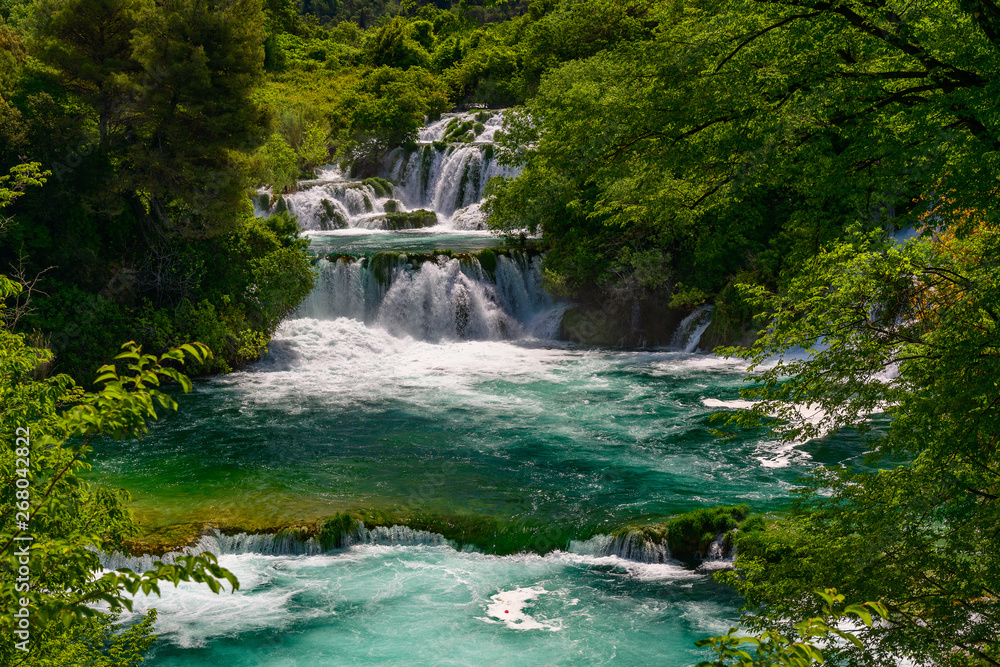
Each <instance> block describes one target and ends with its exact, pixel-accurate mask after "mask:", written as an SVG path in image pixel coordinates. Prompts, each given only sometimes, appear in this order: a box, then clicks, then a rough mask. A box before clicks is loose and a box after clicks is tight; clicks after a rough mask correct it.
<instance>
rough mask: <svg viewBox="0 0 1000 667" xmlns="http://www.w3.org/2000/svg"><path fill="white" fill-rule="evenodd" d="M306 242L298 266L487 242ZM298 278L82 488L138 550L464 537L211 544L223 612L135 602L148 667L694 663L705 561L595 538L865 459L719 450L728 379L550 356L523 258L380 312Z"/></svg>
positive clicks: (397, 282) (379, 296)
mask: <svg viewBox="0 0 1000 667" xmlns="http://www.w3.org/2000/svg"><path fill="white" fill-rule="evenodd" d="M312 239H313V249H314V251H315V252H317V254H326V253H354V254H359V253H362V252H372V251H377V250H382V249H391V250H402V249H409V250H419V251H426V250H428V249H431V248H435V247H437V248H442V247H449V248H453V249H455V250H477V249H481V248H484V247H488V246H490V245H491V244H493V243H495V242H496V241H495V239H493V238H492V237H490V236H489V235H487V234H485V233H481V232H463V231H460V230H453V229H437V230H433V229H432V230H430V231H427V230H424V231H420V232H395V233H386V232H366V231H359V230H344V231H341V232H334V233H316V234H314V235H313V236H312ZM320 270H321V271H322V275H321V276H320V281H319V285H318V286H317V291H316V293H315V294H314V296H313V297H312V298H311V299H310V301H309V302H307V303H306V304H304V305H303V308H302V309H301V311H300V312H299V313H298V314H297V315H296V316H295V317H293V318H290V319H289V320H287V321H286V322H285V323H284V324H283V325H282V326H281V328H280V329H279V331H278V333H277V335H276V336H275V339H274V341H273V342H272V344H271V346H270V352H269V354H268V355H267V356H266V357H265V358H264V359H263V360H262V361H261V362H260V363H258V364H255V365H253V366H251V367H248V368H246V369H243V370H240V371H238V372H235V373H232V374H230V375H227V376H222V377H217V378H212V379H208V380H201V381H199V382H197V383H196V385H195V389H194V391H193V393H192V394H191V395H188V396H183V397H180V398H179V400H180V404H181V408H180V411H179V412H178V413H176V414H171V415H167V416H166V417H165V418H164V419H163V420H162V421H161V422H159V423H157V424H156V425H155V426H154V427H153V429H152V433H151V435H150V436H149V437H147V438H145V439H144V440H142V441H141V442H139V443H126V444H109V445H106V446H103V447H102V448H101V450H100V451H99V452H98V454H97V457H96V462H95V474H96V475H99V476H100V478H101V479H102V480H103V481H105V482H107V483H111V484H116V485H118V486H121V487H123V488H125V489H127V490H129V491H130V492H131V493H132V494H133V497H134V508H135V510H136V512H137V515H138V516H139V518H140V519H141V521H142V522H143V523H144V524H145V525H146V526H147V527H150V528H163V527H167V526H171V525H174V524H179V523H205V522H210V523H212V524H214V525H216V526H218V527H221V528H223V529H225V528H226V527H229V528H230V530H228V531H225V530H224V532H230V533H232V532H240V531H245V532H249V533H253V532H254V531H259V530H263V529H268V528H274V527H276V526H280V525H285V524H290V523H308V522H312V521H315V520H317V519H320V518H322V517H327V516H331V515H333V514H336V513H337V512H340V511H344V510H360V511H364V512H369V513H375V512H381V513H383V514H384V515H386V516H395V517H402V518H403V519H401V521H403V522H404V523H405V519H406V518H407V517H409V518H411V519H412V520H413V521H412V522H413V523H414V526H413V527H418V528H427V526H428V525H430V524H429V523H428V522H430V523H433V522H434V521H437V522H445V523H450V524H451V525H460V526H465V527H467V529H468V531H467V532H468V534H469V535H470V536H472V537H470V539H469V540H464V541H458V540H453V541H451V542H448V541H446V540H444V539H443V538H441V537H440V536H439V535H435V534H433V533H432V532H426V531H425V532H419V531H413V530H404V529H395V532H392V531H388V530H383V531H382V533H379V534H376V532H374V531H373V532H372V534H371V535H370V536H369V538H368V539H367V540H366V541H360V542H358V543H356V544H354V545H353V546H350V547H347V548H342V549H335V550H332V551H329V552H325V553H324V552H320V551H317V550H316V549H313V550H312V551H308V552H306V553H301V552H302V551H303V549H301V548H300V549H298V551H297V550H296V548H294V546H293V547H289V546H288V545H285V546H284V547H282V546H281V545H276V544H275V543H274V542H273V541H272V542H270V543H268V542H267V540H266V539H259V538H242V539H243V541H242V542H241V541H240V540H239V539H235V538H209V543H210V544H209V546H211V545H212V544H214V545H215V548H216V549H217V550H218V551H221V553H222V556H221V558H220V562H221V563H222V564H223V565H224V566H226V567H228V568H230V569H232V570H233V571H234V572H235V573H236V574H237V576H238V577H239V579H240V582H241V587H240V590H239V591H238V592H237V593H235V594H229V593H224V594H222V595H212V594H211V593H210V592H208V590H207V588H205V587H203V586H191V585H182V586H181V587H180V588H178V589H176V590H175V589H168V590H164V594H163V597H162V598H155V597H154V598H145V597H139V598H137V600H136V611H137V612H142V611H144V610H145V609H147V608H149V607H156V608H157V609H158V613H159V621H158V624H157V628H158V632H159V634H160V636H161V638H160V640H159V641H158V642H157V644H156V648H155V649H154V652H153V654H152V655H151V658H150V660H149V662H148V663H147V664H150V665H152V666H153V667H167V666H171V667H173V666H185V667H186V666H195V665H198V666H200V665H227V666H229V667H243V666H250V665H268V666H289V667H290V666H293V665H294V666H302V667H306V666H309V667H311V666H324V665H347V664H412V665H480V664H496V665H543V664H545V665H547V664H621V665H647V664H660V665H667V666H670V665H678V666H680V665H692V664H694V663H695V662H697V661H698V660H699V659H702V658H704V657H706V656H705V654H704V653H703V652H701V651H699V650H698V649H696V648H695V647H694V641H695V640H697V639H699V638H703V637H706V636H709V635H712V634H718V633H723V632H725V631H726V630H727V629H728V628H729V627H731V626H732V625H734V624H735V622H736V620H737V618H738V613H737V609H738V606H739V600H738V599H737V598H736V597H735V595H734V594H733V593H732V592H731V591H729V590H728V589H726V588H724V587H722V586H720V585H718V584H716V583H714V582H713V581H712V578H711V570H712V569H713V568H714V567H718V566H720V563H709V564H708V566H707V567H705V566H702V567H700V568H698V567H695V565H697V564H690V563H689V564H687V565H683V564H681V563H679V562H676V561H670V560H668V561H667V562H637V561H634V560H629V559H626V558H622V557H621V556H620V555H618V554H616V553H614V552H613V551H609V550H608V548H607V546H606V542H607V541H606V540H604V541H603V542H602V539H603V538H602V537H601V535H604V534H607V533H609V532H611V531H612V530H614V529H615V528H617V527H620V526H622V525H624V524H626V523H628V522H631V521H645V520H654V519H657V518H661V519H662V518H665V517H669V516H671V515H673V514H676V513H679V512H683V511H687V510H691V509H695V508H699V507H709V506H713V505H718V504H735V503H748V504H750V505H751V507H752V508H753V509H754V510H755V511H761V512H766V511H773V510H779V509H780V508H781V507H782V506H783V505H784V504H785V503H786V502H787V500H788V492H789V489H791V488H792V486H793V485H794V483H795V480H796V479H797V478H798V477H800V476H801V475H802V474H803V473H805V472H806V471H808V470H809V469H810V468H812V467H814V466H816V465H818V464H823V463H837V462H844V461H847V460H849V459H852V458H854V457H856V456H858V455H859V454H860V452H861V449H862V446H861V443H859V442H856V441H853V440H852V439H851V438H849V437H847V436H839V437H837V438H826V439H822V440H816V441H812V442H808V443H804V444H800V445H798V446H795V447H791V446H788V445H780V444H778V443H777V442H775V441H774V440H773V438H771V437H770V436H769V435H768V434H766V433H748V434H746V435H745V436H743V437H741V438H738V439H736V440H734V441H731V442H721V441H720V440H719V439H718V438H717V437H716V436H714V435H713V433H712V431H711V428H712V424H711V423H710V422H709V416H710V415H711V414H713V413H715V412H717V411H719V410H725V409H728V408H732V407H735V406H738V405H739V403H738V400H737V399H738V390H739V387H740V386H741V384H742V382H743V377H744V374H743V368H742V367H741V366H740V365H739V364H738V363H735V362H732V361H727V360H724V359H720V358H716V357H713V356H711V355H708V354H701V353H684V352H679V351H676V350H668V349H662V350H643V351H627V350H619V349H597V348H587V347H580V346H573V345H569V344H566V343H561V342H558V341H556V340H554V339H553V336H554V333H555V330H556V329H555V328H554V323H557V322H558V316H559V314H560V313H561V312H562V308H564V307H565V306H564V305H562V304H559V303H556V302H554V301H552V300H551V299H549V298H548V297H547V296H546V295H545V294H544V293H543V292H541V291H540V288H539V286H538V276H537V263H535V264H532V262H531V261H529V260H523V261H520V262H517V261H508V260H507V259H506V258H501V262H500V265H499V266H498V268H497V270H496V276H495V277H494V278H493V279H490V280H488V279H486V278H485V277H484V274H483V273H482V272H481V271H479V270H478V268H477V267H475V266H473V267H469V266H465V267H464V268H463V267H462V266H460V265H459V262H457V261H455V260H451V261H450V262H449V261H442V262H440V263H438V264H434V265H431V264H425V265H424V266H423V267H421V268H419V269H417V268H410V269H400V270H399V272H398V273H397V275H396V276H395V278H394V279H393V282H392V285H391V286H390V287H388V289H382V291H381V292H379V291H378V289H376V288H374V287H373V284H372V282H371V280H370V276H368V277H366V275H365V272H364V271H363V269H362V268H361V267H360V265H359V264H357V263H356V264H352V265H348V264H346V263H344V262H341V263H339V264H337V265H334V264H330V263H328V262H321V263H320ZM345 294H347V295H348V296H350V298H345ZM456 304H458V305H457V306H456ZM456 312H457V313H458V315H456V314H455V313H456ZM449 318H450V319H449ZM498 331H499V332H501V333H500V334H497V332H498ZM455 332H458V334H456V333H455ZM421 521H423V523H420V522H421ZM416 524H419V525H416ZM212 539H215V540H216V541H215V542H212V541H211V540H212ZM254 539H258V542H254V541H253V540H254ZM268 539H269V538H268ZM261 545H264V546H261ZM299 546H301V545H299ZM147 560H148V559H147ZM721 565H724V563H722V564H721Z"/></svg>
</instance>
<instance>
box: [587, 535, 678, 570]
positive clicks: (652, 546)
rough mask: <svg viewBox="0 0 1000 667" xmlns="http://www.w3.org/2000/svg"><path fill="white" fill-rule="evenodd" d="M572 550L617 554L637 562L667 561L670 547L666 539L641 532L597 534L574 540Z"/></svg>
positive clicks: (594, 554)
mask: <svg viewBox="0 0 1000 667" xmlns="http://www.w3.org/2000/svg"><path fill="white" fill-rule="evenodd" d="M570 551H572V552H574V553H578V554H585V555H593V556H617V557H618V558H622V559H625V560H631V561H636V562H637V563H666V562H669V561H670V547H669V546H667V543H666V542H665V541H655V540H651V539H649V538H648V537H647V536H645V535H642V534H641V533H639V532H629V533H626V534H624V535H614V536H612V535H595V536H593V537H592V538H590V539H589V540H585V541H574V542H572V543H571V544H570Z"/></svg>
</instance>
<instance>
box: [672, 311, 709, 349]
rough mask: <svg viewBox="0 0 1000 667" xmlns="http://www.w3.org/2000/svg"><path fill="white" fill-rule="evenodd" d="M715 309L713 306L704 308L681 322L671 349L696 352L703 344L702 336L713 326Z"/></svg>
mask: <svg viewBox="0 0 1000 667" xmlns="http://www.w3.org/2000/svg"><path fill="white" fill-rule="evenodd" d="M713 309H714V307H713V306H702V307H701V308H698V309H697V310H695V311H694V312H692V313H691V314H690V315H688V316H687V317H685V318H684V319H683V320H681V323H680V324H679V325H677V331H675V332H674V336H673V340H672V341H671V343H670V347H672V348H675V349H677V350H681V351H682V352H689V353H690V352H695V351H696V350H697V349H698V343H700V342H701V335H702V334H703V333H705V330H706V329H708V327H709V325H711V324H712V310H713Z"/></svg>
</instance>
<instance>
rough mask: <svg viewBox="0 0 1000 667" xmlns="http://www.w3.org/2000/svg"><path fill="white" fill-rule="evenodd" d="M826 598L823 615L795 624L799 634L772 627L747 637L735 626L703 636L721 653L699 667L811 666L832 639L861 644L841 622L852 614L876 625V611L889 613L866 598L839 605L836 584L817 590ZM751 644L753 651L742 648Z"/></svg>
mask: <svg viewBox="0 0 1000 667" xmlns="http://www.w3.org/2000/svg"><path fill="white" fill-rule="evenodd" d="M816 595H817V596H818V597H819V598H820V599H822V600H823V607H822V610H821V612H820V616H816V617H813V618H810V619H807V620H804V621H799V622H798V623H796V624H795V633H796V635H797V638H791V637H786V636H785V635H782V634H781V633H779V632H778V631H776V630H769V631H768V632H765V633H764V634H762V635H760V636H759V637H747V636H740V635H738V634H736V631H737V629H736V628H733V629H731V630H730V631H729V632H728V633H727V634H725V635H723V636H721V637H712V638H710V639H703V640H701V641H698V642H696V643H695V645H696V646H711V647H712V650H714V651H715V652H716V654H717V655H718V660H715V661H713V662H708V661H704V662H700V663H698V667H730V666H732V667H765V666H770V665H783V666H787V667H809V665H816V664H822V663H823V662H825V660H824V658H823V650H822V646H823V644H824V643H828V642H829V641H830V640H832V639H838V638H839V639H841V640H844V641H849V642H851V643H852V644H855V645H856V646H858V647H860V646H861V642H860V641H858V638H857V637H855V636H854V635H853V634H852V633H850V632H847V631H845V630H842V629H841V628H840V627H839V626H840V625H841V624H842V623H843V622H844V621H846V620H848V619H847V616H848V615H849V614H853V615H855V616H857V617H858V618H859V619H860V620H861V622H862V623H864V624H865V627H869V628H870V627H871V626H872V612H875V613H876V614H878V615H879V616H881V617H882V618H885V617H886V614H887V612H886V609H885V606H884V605H882V604H880V603H878V602H865V603H864V604H860V605H848V606H846V607H843V608H842V609H838V608H837V607H838V606H839V605H840V604H841V603H842V602H843V601H844V596H843V595H840V594H839V593H837V590H836V589H835V588H831V589H828V590H826V591H816ZM744 644H747V645H749V646H748V648H752V650H753V653H752V654H751V653H750V652H749V651H746V650H744V649H743V648H740V646H741V645H744Z"/></svg>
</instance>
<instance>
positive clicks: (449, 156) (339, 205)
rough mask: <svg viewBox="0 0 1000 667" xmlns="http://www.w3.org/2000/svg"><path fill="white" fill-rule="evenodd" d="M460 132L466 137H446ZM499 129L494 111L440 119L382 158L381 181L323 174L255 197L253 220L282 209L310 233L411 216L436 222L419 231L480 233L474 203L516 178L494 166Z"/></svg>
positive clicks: (383, 224) (389, 223)
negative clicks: (495, 182)
mask: <svg viewBox="0 0 1000 667" xmlns="http://www.w3.org/2000/svg"><path fill="white" fill-rule="evenodd" d="M477 118H478V119H481V121H482V122H480V121H478V120H477ZM467 126H471V128H470V129H469V130H468V132H465V133H463V134H454V131H455V130H456V129H462V128H465V127H467ZM502 126H503V113H502V112H484V111H481V112H479V113H478V114H468V113H466V114H444V116H442V118H441V119H440V120H438V121H436V122H434V123H432V124H431V125H429V126H427V127H426V128H424V129H423V130H421V131H420V134H419V140H418V142H417V143H416V144H415V145H411V146H410V147H409V148H396V149H394V150H393V151H391V152H390V153H389V154H388V155H386V157H385V160H384V161H383V169H382V176H383V177H384V178H385V179H387V180H388V182H377V181H378V180H379V179H374V180H373V179H365V180H363V181H358V180H351V179H349V178H346V177H345V176H344V175H343V174H342V173H341V172H340V170H338V169H336V168H334V167H328V168H326V169H325V170H323V171H322V172H321V173H320V175H319V177H318V178H316V179H313V180H309V181H301V182H300V183H299V186H298V190H297V191H296V192H293V193H289V194H284V195H282V196H281V197H277V198H272V197H271V194H270V193H269V192H265V191H262V192H261V193H260V194H259V195H258V197H257V198H256V199H255V201H254V210H255V212H256V213H257V215H268V214H271V213H274V212H276V211H280V210H288V211H289V212H291V213H292V214H294V215H295V216H296V218H297V219H298V221H299V224H301V225H302V227H303V229H306V230H316V231H327V230H334V229H397V228H398V227H397V226H396V225H395V224H394V222H393V216H394V215H396V214H399V213H407V212H413V211H416V210H426V211H433V212H434V213H435V214H436V216H437V217H436V218H431V219H428V220H425V221H423V222H422V223H421V224H420V226H422V227H424V226H432V225H430V224H428V222H429V221H430V220H433V221H434V222H436V223H438V224H442V225H444V226H445V227H447V228H450V229H463V230H479V229H484V227H485V225H484V221H483V215H482V213H481V212H480V210H479V202H480V201H481V200H482V198H483V194H484V192H485V190H486V184H487V183H489V181H490V179H491V178H493V177H495V176H503V177H507V178H511V177H513V176H516V175H517V173H518V172H519V171H520V170H519V168H517V167H510V166H502V165H500V164H499V163H498V162H497V160H496V157H495V153H494V146H493V136H494V134H495V133H496V131H497V130H499V129H500V128H501V127H502ZM449 128H451V131H452V132H453V134H450V135H449V134H448V132H449ZM473 128H474V129H473ZM272 199H273V201H272Z"/></svg>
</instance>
